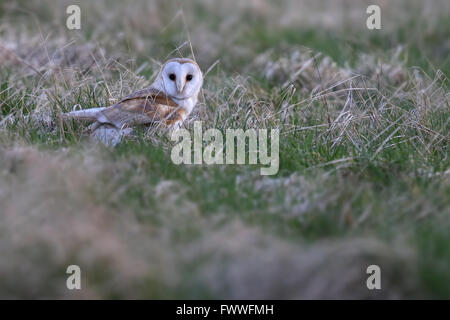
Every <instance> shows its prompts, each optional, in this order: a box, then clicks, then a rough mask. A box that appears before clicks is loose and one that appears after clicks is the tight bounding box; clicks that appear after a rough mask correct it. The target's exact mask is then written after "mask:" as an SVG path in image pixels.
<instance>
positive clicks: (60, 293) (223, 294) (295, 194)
mask: <svg viewBox="0 0 450 320" xmlns="http://www.w3.org/2000/svg"><path fill="white" fill-rule="evenodd" d="M22 5H23V6H24V8H27V9H29V10H31V11H33V12H35V14H36V18H37V21H39V23H40V26H41V28H42V29H41V31H40V32H42V33H43V34H44V35H48V37H49V38H48V41H47V42H46V43H45V48H46V51H47V52H49V56H52V54H53V53H55V52H57V51H58V50H59V49H61V46H63V45H64V44H67V43H69V42H70V40H71V39H75V43H73V44H70V45H68V48H70V49H69V51H67V52H65V54H66V56H67V57H70V58H67V59H68V61H69V62H61V61H59V62H57V63H56V64H57V66H56V67H55V69H54V70H53V71H52V68H51V67H50V65H49V64H47V60H48V59H47V60H46V59H45V57H46V56H47V52H46V51H45V50H42V52H41V51H39V48H40V46H42V43H41V42H42V41H41V39H40V38H39V36H38V35H37V33H36V32H35V31H33V28H32V25H30V24H29V23H27V21H25V20H24V17H27V15H26V14H25V13H24V12H21V13H17V12H14V10H13V11H8V10H12V9H11V8H8V7H6V6H2V5H0V17H2V18H3V16H4V14H5V12H10V15H11V16H10V17H15V18H17V21H15V20H13V19H9V18H8V19H4V20H1V23H2V24H3V26H4V28H5V29H4V30H9V31H10V32H12V31H11V30H14V28H15V27H18V24H19V23H22V24H21V28H23V30H22V31H23V32H24V33H23V34H24V37H27V41H28V42H29V43H28V44H27V43H19V40H17V41H18V42H17V45H18V47H19V48H20V49H21V50H18V51H17V55H19V56H20V57H21V58H22V59H23V60H24V61H28V62H27V63H33V64H35V65H34V68H35V69H36V70H37V69H39V70H40V71H39V73H36V72H35V70H34V71H33V70H31V69H30V68H27V66H26V65H24V64H23V63H19V64H17V63H15V62H14V61H11V60H9V58H5V56H3V55H2V53H1V51H0V59H4V61H3V63H4V65H5V67H4V68H2V70H1V71H0V167H1V168H2V170H1V172H0V174H1V176H0V181H1V182H0V207H2V208H5V209H4V210H5V212H6V214H4V215H3V216H1V217H0V243H2V244H0V250H1V249H2V248H3V249H4V251H5V252H6V253H5V259H6V260H5V261H10V263H7V264H5V265H4V266H0V274H3V275H6V276H0V288H2V287H3V288H10V291H8V292H6V291H4V290H2V289H0V296H1V297H8V298H10V297H42V296H45V297H52V298H53V297H57V298H61V297H64V298H67V297H68V298H73V297H92V296H93V297H98V298H113V299H114V298H134V297H137V298H229V297H231V298H254V297H270V298H280V297H288V298H299V297H300V298H304V297H306V298H309V297H310V296H308V292H302V291H299V290H300V289H298V288H297V289H293V288H292V287H291V286H290V285H286V284H284V282H283V281H280V277H282V276H283V277H284V276H286V277H287V276H289V277H291V278H289V279H291V280H292V282H293V283H296V284H305V283H306V284H308V281H319V280H317V277H314V274H315V272H316V270H320V272H322V273H323V274H324V275H325V273H326V274H327V276H326V277H325V276H324V279H332V282H333V283H335V281H338V280H337V279H344V280H342V281H347V280H348V283H345V284H344V285H342V288H343V289H341V291H340V292H339V294H340V295H339V296H330V295H329V294H331V293H329V292H322V291H321V292H320V293H319V294H317V296H313V297H314V298H336V297H338V298H339V297H350V298H373V297H382V298H397V297H401V298H417V297H425V298H440V299H448V298H450V281H449V280H450V273H449V270H450V246H449V245H448V244H449V240H450V238H449V235H448V234H449V233H448V228H449V221H450V219H449V218H450V210H449V208H450V184H449V174H448V170H449V165H450V163H449V156H448V155H449V152H448V142H449V131H450V124H449V118H450V108H449V100H448V80H447V78H446V76H448V74H449V71H450V69H449V67H450V65H449V62H450V61H449V58H448V56H449V55H448V52H447V51H448V39H449V35H450V34H449V31H450V25H449V22H448V21H450V20H449V19H448V17H446V16H445V12H444V13H442V14H441V15H440V16H439V17H438V18H436V19H435V21H433V19H432V18H431V17H430V19H429V20H426V21H423V19H415V18H416V17H414V16H413V15H411V16H408V19H406V21H407V22H404V23H402V24H400V23H399V25H395V26H394V28H393V30H391V31H389V32H388V31H383V30H382V31H380V32H369V31H368V30H360V29H358V28H357V26H358V24H353V22H352V21H350V20H349V21H346V23H344V25H342V26H341V25H339V24H337V25H336V27H335V28H331V29H330V27H323V28H322V27H317V25H309V24H307V23H306V22H300V24H299V25H296V24H295V23H292V25H287V26H286V25H282V24H279V23H278V22H277V21H278V20H281V18H280V17H279V16H278V15H279V14H280V13H279V12H278V11H277V10H275V8H271V9H270V10H269V11H267V12H266V11H264V10H263V11H261V12H263V13H261V12H260V11H258V10H257V9H254V10H256V11H255V12H257V13H258V14H253V13H254V12H252V11H251V10H252V9H248V8H247V9H242V10H240V11H239V10H237V9H236V8H234V7H227V6H225V7H224V8H222V9H221V10H218V9H214V8H212V7H210V6H209V5H206V4H204V3H200V2H195V4H194V5H193V7H192V8H194V9H193V10H185V11H184V13H183V14H184V15H185V19H186V25H185V24H184V23H183V22H182V21H181V18H180V17H179V16H178V18H174V17H173V15H174V10H175V8H176V7H177V6H176V4H175V3H169V4H162V3H160V4H157V6H158V8H159V9H160V12H161V13H160V19H161V21H160V22H159V25H158V24H155V26H153V27H152V28H147V27H146V26H145V25H144V26H143V25H141V24H139V23H138V21H139V20H138V19H137V20H133V19H132V17H133V15H132V14H131V13H130V12H128V11H126V10H125V9H127V8H126V7H125V6H123V5H122V4H121V3H119V2H117V3H116V6H118V7H117V9H115V10H117V12H116V11H115V10H112V9H111V12H112V13H113V14H114V15H116V16H115V17H116V18H117V15H118V16H121V17H122V15H123V17H124V19H120V22H118V25H114V26H112V25H110V26H109V27H108V26H107V25H106V22H105V23H104V22H103V20H101V19H100V18H99V19H100V20H99V21H97V20H98V19H97V18H96V19H94V18H93V16H91V15H90V12H92V13H96V12H97V11H99V10H102V9H105V5H106V4H105V3H103V2H102V1H99V2H98V3H96V4H87V3H83V6H82V7H83V8H85V9H87V8H90V9H89V11H88V12H85V14H86V16H85V19H86V20H84V21H86V25H85V26H83V29H82V31H80V32H68V31H67V30H61V29H57V28H55V24H56V21H59V20H60V17H59V16H58V14H57V10H56V9H55V10H53V9H52V10H51V9H43V8H37V7H35V6H34V5H33V4H30V3H28V2H26V3H25V2H23V3H22ZM440 5H443V4H440ZM59 6H62V4H59ZM89 6H91V7H89ZM133 6H136V7H133V8H135V9H134V10H132V11H131V12H132V13H133V14H136V15H137V13H138V12H142V14H144V16H146V15H148V14H150V13H151V12H152V10H153V9H151V10H150V9H149V8H148V7H147V4H146V3H144V2H142V3H138V4H133ZM58 8H60V7H58ZM108 8H109V5H108ZM282 8H283V7H282ZM119 9H122V11H121V10H119ZM286 10H287V9H286ZM121 12H122V13H121ZM311 14H317V12H316V13H314V12H313V11H311ZM330 14H331V13H330ZM333 14H336V15H342V14H344V13H342V12H340V11H337V12H333ZM408 14H409V13H408ZM228 16H231V17H235V19H231V20H227V21H226V23H225V22H224V21H225V20H226V19H225V18H226V17H228ZM58 19H59V20H58ZM104 19H106V18H104ZM172 19H173V20H172ZM94 20H95V22H96V23H97V24H94ZM116 20H117V19H116ZM105 21H106V20H105ZM117 21H119V20H117ZM130 21H131V22H130ZM195 21H196V22H197V23H194V22H195ZM30 23H31V22H30ZM33 23H34V22H33ZM186 27H189V30H187V29H186ZM390 27H392V25H390ZM119 29H120V30H122V29H123V30H124V32H123V35H119V33H118V32H116V31H118V30H119ZM0 30H1V31H0V39H1V36H4V37H5V39H6V40H8V41H16V40H15V38H14V37H7V36H8V33H7V32H5V31H2V29H0ZM421 30H423V31H421ZM19 31H20V30H19ZM19 31H18V32H19ZM188 31H189V32H190V35H191V37H192V45H193V47H194V50H195V53H196V56H197V57H198V61H199V63H200V65H201V66H202V69H204V71H206V69H207V68H208V67H209V66H210V65H211V64H212V62H214V61H216V60H217V59H219V60H220V63H219V64H218V65H217V67H215V68H214V69H212V70H211V72H210V73H209V74H208V75H207V77H206V79H205V84H204V89H205V90H204V92H203V94H202V98H201V103H200V104H199V106H197V109H198V110H199V112H198V114H195V117H196V118H197V119H201V120H203V121H204V123H203V128H204V129H206V128H207V127H210V126H213V125H214V124H215V125H216V126H217V127H218V128H219V129H221V130H222V131H224V130H225V129H226V128H244V129H247V128H275V127H276V128H279V129H280V152H279V155H280V168H279V172H278V174H277V175H275V176H267V177H266V176H261V175H260V174H259V173H260V166H259V165H212V166H207V165H175V164H174V163H173V162H172V161H171V158H170V150H171V147H172V145H173V143H172V142H171V141H169V139H168V138H167V137H166V136H164V134H160V133H157V134H154V135H152V136H148V134H147V133H146V132H145V130H144V129H142V128H140V129H137V130H136V132H135V136H134V137H133V138H130V139H127V140H125V141H123V142H122V143H120V144H119V145H118V146H117V147H115V148H107V147H105V146H102V145H98V144H95V143H93V142H92V141H90V139H89V137H88V135H87V134H86V127H87V126H86V125H85V124H81V123H77V122H75V121H67V122H64V123H63V125H62V126H61V123H60V122H59V118H58V115H59V114H60V112H64V111H68V110H71V109H72V108H73V106H74V105H80V106H82V107H83V108H84V107H98V106H105V105H108V104H110V103H111V102H112V101H113V100H112V99H118V98H120V97H121V96H123V95H125V94H127V93H129V92H132V91H134V90H136V89H140V88H142V87H143V86H146V85H148V84H149V81H150V79H151V78H152V76H154V75H155V72H157V69H158V67H157V63H155V62H154V61H151V60H150V58H152V59H155V60H158V61H159V60H163V59H164V58H165V57H166V56H167V55H169V54H170V53H172V56H178V55H180V54H181V55H190V49H189V48H188V47H189V45H188V46H185V47H183V48H180V50H179V52H175V53H173V52H172V51H173V50H174V49H175V48H176V47H177V46H179V45H180V44H181V43H182V42H184V41H185V40H186V35H187V34H188ZM413 31H414V32H413ZM111 32H114V33H115V34H118V35H117V36H116V37H111V34H110V33H111ZM360 33H361V34H360ZM10 34H12V35H14V33H10ZM205 39H206V40H205ZM6 40H5V41H6ZM213 40H215V41H213ZM210 42H212V44H211V47H209V46H208V45H210ZM2 43H3V42H2V41H0V45H2ZM5 43H6V42H5ZM202 43H203V45H202ZM83 45H93V46H94V47H96V48H98V47H101V48H103V49H105V51H104V55H103V54H100V53H99V52H96V51H94V52H92V56H94V58H95V63H94V64H92V65H89V66H86V65H87V64H88V62H87V61H89V62H90V63H92V61H91V60H90V58H89V55H84V53H85V52H84V51H85V50H88V49H86V48H85V47H83ZM399 46H403V47H404V49H403V51H401V53H400V54H399V55H398V56H395V54H394V52H395V50H396V48H397V47H399ZM72 48H73V50H74V51H70V50H71V49H72ZM305 48H308V49H305ZM77 49H78V51H77ZM215 49H218V50H217V51H215ZM269 51H271V52H269ZM39 52H40V53H39ZM268 52H269V54H268V55H267V56H265V57H262V58H261V55H262V54H263V53H268ZM319 52H320V53H321V56H320V57H317V59H316V60H315V61H314V63H312V64H311V65H310V66H309V67H305V69H304V70H303V72H302V73H301V74H298V75H297V76H296V77H294V78H291V77H293V76H294V75H295V72H296V71H297V70H298V69H299V68H300V67H303V66H304V65H305V63H306V62H307V61H308V59H309V58H310V57H312V56H313V55H315V54H317V53H319ZM41 55H42V56H43V57H44V59H39V58H42V56H41ZM365 55H367V56H365ZM367 57H368V58H367ZM258 58H259V59H258ZM328 58H329V59H330V60H327V59H328ZM42 61H44V62H42ZM327 61H331V62H327ZM334 62H335V63H336V65H334V64H333V63H334ZM0 63H2V61H0ZM144 63H145V65H144ZM381 63H382V64H384V66H387V67H386V68H387V70H383V72H381V73H377V72H378V70H379V69H378V68H379V66H380V64H381ZM141 66H143V67H142V68H141V69H140V72H139V74H135V71H136V70H137V69H138V68H139V67H141ZM415 67H418V68H419V69H420V70H421V71H415V69H414V68H415ZM271 68H272V69H271ZM437 69H440V70H442V72H443V73H444V75H440V77H439V78H436V76H437V75H436V70H437ZM267 70H269V71H273V75H272V76H270V75H268V72H267ZM392 70H394V71H396V70H397V71H396V72H397V73H395V72H393V71H392ZM346 72H347V73H346ZM44 73H45V75H43V74H44ZM357 73H358V74H359V73H363V76H359V77H357V78H355V79H354V80H352V82H351V83H350V82H343V83H342V84H340V85H339V86H337V87H336V88H333V89H330V90H328V88H329V87H331V86H332V85H334V84H336V83H337V82H338V81H340V80H345V79H348V78H349V77H350V76H353V75H355V74H357ZM433 80H435V81H433ZM285 82H288V83H290V84H291V86H288V87H282V85H283V83H285ZM350 86H351V87H350ZM352 88H358V90H354V91H352ZM324 90H326V91H325V92H326V95H323V96H316V95H317V93H318V92H321V91H324ZM186 126H187V128H188V129H190V130H192V121H188V122H187V124H186ZM359 239H374V241H376V243H378V244H381V245H382V246H384V247H383V249H373V248H372V247H371V246H369V245H367V246H364V245H362V246H361V245H360V243H359V242H358V241H359ZM347 243H350V245H349V248H350V249H349V250H350V251H351V252H353V254H354V255H353V256H352V258H351V259H347V258H345V257H346V256H343V257H338V258H335V259H336V260H335V261H334V262H335V263H333V266H331V265H329V260H328V259H332V258H331V254H329V253H326V252H328V251H326V250H325V251H324V249H323V248H324V247H325V248H329V250H331V251H333V250H335V249H334V248H341V247H340V246H341V245H342V246H344V248H346V247H345V246H346V244H347ZM353 244H354V246H353ZM35 247H37V248H39V249H37V250H34V248H35ZM336 250H340V249H336ZM352 250H353V251H352ZM377 250H380V251H377ZM344 251H345V250H344ZM30 252H31V253H30ZM324 252H325V253H324ZM338 253H339V252H338ZM403 255H404V256H405V257H403ZM303 257H305V258H304V259H305V260H307V262H308V263H311V264H313V267H310V266H309V265H308V264H307V263H305V262H304V261H303V260H302V258H303ZM371 257H372V258H371ZM345 259H347V260H348V261H347V260H345ZM373 259H375V260H373ZM377 259H378V260H377ZM402 259H404V260H402ZM344 260H345V261H344ZM30 261H31V262H33V263H36V262H38V263H39V264H40V266H42V268H38V272H36V275H37V278H33V277H31V276H27V270H34V269H33V268H34V267H33V266H32V263H31V262H30ZM373 261H380V263H381V267H382V272H383V277H386V278H383V279H385V280H383V281H386V282H384V284H383V286H385V288H386V289H385V291H383V292H381V294H380V296H376V295H374V294H373V293H370V292H368V291H364V290H362V289H361V288H360V286H359V284H361V286H363V285H364V283H365V277H364V276H365V270H362V269H361V270H362V271H361V274H362V276H361V275H358V276H355V275H352V274H351V273H347V270H350V269H351V266H353V265H356V266H358V267H361V268H365V266H366V265H368V264H371V263H373ZM72 263H79V264H80V265H81V266H82V269H83V274H85V275H86V277H87V279H88V282H87V288H88V290H87V291H83V292H81V293H80V295H79V296H76V295H71V293H68V292H67V291H66V290H64V288H63V289H61V288H60V287H59V286H58V284H59V281H65V280H64V277H65V273H64V272H63V274H62V275H61V270H63V271H64V268H65V266H66V265H67V264H72ZM22 265H24V267H23V268H18V267H17V266H22ZM262 266H264V268H262ZM335 266H336V268H337V269H335V268H334V267H335ZM27 268H30V269H27ZM308 268H311V269H308ZM311 270H312V271H311ZM397 270H405V272H404V273H402V272H400V273H397ZM317 272H319V271H317ZM217 275H220V277H219V276H217ZM259 275H263V276H264V277H262V279H264V280H261V278H258V276H259ZM30 277H31V278H30ZM329 277H331V278H329ZM10 279H15V281H16V282H17V285H15V286H13V285H12V282H11V281H12V280H10ZM61 279H62V280H61ZM255 279H259V280H255ZM310 279H312V280H310ZM314 279H315V280H314ZM339 281H340V280H339ZM262 282H264V284H265V285H266V286H265V287H264V286H262V284H261V283H262ZM319 282H320V281H319ZM244 283H245V284H246V285H245V286H244ZM260 284H261V288H262V289H260ZM299 286H300V287H301V285H299ZM321 286H323V284H320V283H317V287H321ZM239 288H240V289H239ZM363 289H364V288H363ZM236 290H237V291H236ZM361 290H362V291H361ZM43 292H45V293H43ZM241 292H242V293H241Z"/></svg>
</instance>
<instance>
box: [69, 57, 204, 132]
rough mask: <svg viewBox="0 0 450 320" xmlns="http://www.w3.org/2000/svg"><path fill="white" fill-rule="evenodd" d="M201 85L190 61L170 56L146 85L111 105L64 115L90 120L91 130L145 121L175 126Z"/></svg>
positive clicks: (187, 111) (189, 108)
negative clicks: (152, 80) (150, 83)
mask: <svg viewBox="0 0 450 320" xmlns="http://www.w3.org/2000/svg"><path fill="white" fill-rule="evenodd" d="M202 84H203V75H202V73H201V70H200V68H199V67H198V65H197V64H196V63H195V62H194V61H193V60H190V59H171V60H169V61H167V62H166V63H165V64H164V65H163V67H162V68H161V71H160V72H159V74H158V76H157V77H156V80H155V81H154V82H153V84H152V85H151V86H150V87H148V88H146V89H143V90H139V91H137V92H135V93H132V94H130V95H128V96H126V97H125V98H123V99H122V100H120V101H119V102H118V103H116V104H114V105H112V106H109V107H104V108H91V109H86V110H80V111H72V112H69V113H66V114H65V117H66V118H73V119H79V120H88V121H94V123H93V124H92V126H91V131H93V132H94V131H95V130H97V129H99V128H102V127H104V126H107V127H109V128H110V127H113V128H114V129H116V130H124V129H125V128H132V127H133V126H136V125H149V124H157V125H162V126H164V127H172V128H173V127H179V126H180V125H181V124H182V122H183V121H184V120H185V119H186V118H187V117H188V116H189V114H190V113H191V112H192V110H193V109H194V107H195V105H196V104H197V99H198V94H199V92H200V88H201V86H202Z"/></svg>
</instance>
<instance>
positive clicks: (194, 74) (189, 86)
mask: <svg viewBox="0 0 450 320" xmlns="http://www.w3.org/2000/svg"><path fill="white" fill-rule="evenodd" d="M156 82H157V83H158V84H159V86H161V87H162V88H161V89H162V90H163V91H164V92H165V94H167V95H168V96H170V97H172V98H176V99H188V98H191V97H197V95H198V93H199V91H200V88H201V87H202V84H203V74H202V71H201V70H200V68H199V66H198V64H197V63H196V62H195V61H194V60H191V59H186V58H176V59H171V60H168V61H167V62H166V63H165V64H164V65H163V67H162V68H161V71H160V73H159V75H158V78H157V79H156Z"/></svg>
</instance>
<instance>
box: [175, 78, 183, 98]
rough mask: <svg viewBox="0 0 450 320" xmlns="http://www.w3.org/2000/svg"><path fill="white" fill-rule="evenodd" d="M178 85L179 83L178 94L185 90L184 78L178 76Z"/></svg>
mask: <svg viewBox="0 0 450 320" xmlns="http://www.w3.org/2000/svg"><path fill="white" fill-rule="evenodd" d="M176 85H177V94H181V93H182V92H183V89H184V85H185V82H184V81H183V79H179V78H177V83H176Z"/></svg>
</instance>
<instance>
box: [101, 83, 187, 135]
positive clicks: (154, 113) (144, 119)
mask: <svg viewBox="0 0 450 320" xmlns="http://www.w3.org/2000/svg"><path fill="white" fill-rule="evenodd" d="M183 114H184V110H183V109H182V108H181V107H180V106H178V104H177V103H175V102H174V101H173V100H172V99H170V98H169V97H167V96H166V95H165V94H164V93H162V92H160V91H158V90H155V89H144V90H140V91H137V92H135V93H133V94H131V95H129V96H127V97H125V98H123V99H122V100H121V101H120V102H118V103H116V104H115V105H113V106H111V107H108V108H105V109H103V110H101V111H99V112H98V113H97V115H96V118H97V121H98V122H100V123H110V124H112V125H114V126H115V127H117V128H120V129H121V128H124V127H130V126H133V125H141V124H150V123H161V124H163V125H165V126H170V125H172V124H174V123H176V122H178V121H181V120H182V116H183Z"/></svg>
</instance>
